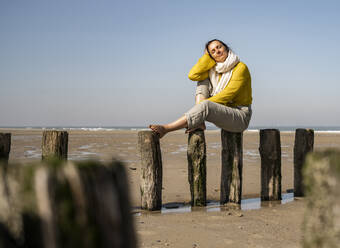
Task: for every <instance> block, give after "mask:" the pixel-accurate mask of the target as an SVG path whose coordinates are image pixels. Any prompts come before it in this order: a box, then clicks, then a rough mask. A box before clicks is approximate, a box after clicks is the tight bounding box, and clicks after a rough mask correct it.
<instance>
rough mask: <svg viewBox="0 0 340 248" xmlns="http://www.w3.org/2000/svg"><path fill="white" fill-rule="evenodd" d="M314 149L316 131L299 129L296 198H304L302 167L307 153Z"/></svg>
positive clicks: (295, 168)
mask: <svg viewBox="0 0 340 248" xmlns="http://www.w3.org/2000/svg"><path fill="white" fill-rule="evenodd" d="M313 147H314V130H312V129H302V128H298V129H296V131H295V144H294V196H304V192H303V178H302V166H303V164H304V162H305V157H306V155H307V153H309V152H312V151H313Z"/></svg>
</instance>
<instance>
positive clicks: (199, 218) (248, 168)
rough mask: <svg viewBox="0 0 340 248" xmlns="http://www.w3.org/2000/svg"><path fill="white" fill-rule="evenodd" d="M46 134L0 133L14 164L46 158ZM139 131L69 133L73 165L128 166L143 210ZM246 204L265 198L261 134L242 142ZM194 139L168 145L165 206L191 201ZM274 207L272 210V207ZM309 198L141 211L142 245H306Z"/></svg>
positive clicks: (321, 142)
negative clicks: (116, 162)
mask: <svg viewBox="0 0 340 248" xmlns="http://www.w3.org/2000/svg"><path fill="white" fill-rule="evenodd" d="M42 131H43V130H34V129H12V130H11V129H0V132H11V133H12V148H11V153H10V162H19V163H25V162H33V161H39V160H40V158H41V137H42ZM137 133H138V131H129V130H126V131H124V130H120V131H118V130H117V131H80V130H70V131H69V159H70V160H82V159H88V158H95V159H99V160H102V161H109V160H110V159H111V158H112V157H114V158H118V159H121V160H123V161H124V162H125V164H126V167H127V172H128V179H129V183H130V192H131V202H132V205H133V206H134V207H135V208H138V207H139V206H140V194H139V173H140V163H139V157H138V153H137V151H136V150H137V149H136V146H137ZM206 140H207V155H208V158H207V198H208V199H209V200H211V201H218V200H219V193H220V192H219V183H220V150H221V145H220V132H219V131H214V130H210V131H206ZM243 143H244V144H243V151H244V159H243V198H244V199H245V198H254V197H259V194H260V156H259V153H258V146H259V134H258V132H249V131H247V132H245V133H244V139H243ZM186 144H187V135H185V134H184V132H183V131H177V132H174V133H171V134H168V135H166V136H165V137H164V138H163V139H162V140H161V149H162V159H163V188H164V190H163V203H174V202H186V203H188V202H189V201H190V193H189V184H188V179H187V176H188V175H187V161H186ZM281 147H282V192H283V193H284V192H286V191H287V190H289V189H292V188H293V147H294V133H293V132H281ZM314 147H315V149H323V148H326V147H333V148H340V134H339V133H326V132H316V133H315V146H314ZM267 205H268V204H267ZM303 212H304V200H303V199H302V198H300V199H295V200H294V201H292V202H289V203H286V204H283V205H278V204H272V205H271V206H262V207H261V208H260V209H257V210H247V211H244V210H242V211H240V210H227V209H222V210H221V211H214V212H209V211H207V210H206V209H205V208H200V209H195V210H193V211H191V212H189V213H167V214H161V213H152V214H147V213H142V214H141V215H136V216H135V221H136V231H137V234H138V239H139V244H140V247H166V246H169V247H300V240H301V223H302V220H303Z"/></svg>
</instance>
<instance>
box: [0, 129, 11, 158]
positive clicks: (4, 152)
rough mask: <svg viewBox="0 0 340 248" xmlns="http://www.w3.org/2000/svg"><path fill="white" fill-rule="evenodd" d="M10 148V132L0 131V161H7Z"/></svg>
mask: <svg viewBox="0 0 340 248" xmlns="http://www.w3.org/2000/svg"><path fill="white" fill-rule="evenodd" d="M10 150H11V134H10V133H0V162H4V163H8V158H9V152H10Z"/></svg>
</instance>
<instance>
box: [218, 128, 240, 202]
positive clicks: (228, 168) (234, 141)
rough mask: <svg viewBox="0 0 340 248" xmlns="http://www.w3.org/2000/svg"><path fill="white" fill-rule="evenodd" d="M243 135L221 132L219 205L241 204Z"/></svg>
mask: <svg viewBox="0 0 340 248" xmlns="http://www.w3.org/2000/svg"><path fill="white" fill-rule="evenodd" d="M242 139H243V133H232V132H228V131H225V130H223V129H222V130H221V140H222V171H221V195H220V202H221V204H225V203H228V202H230V203H236V204H241V198H242V167H243V149H242V145H243V141H242Z"/></svg>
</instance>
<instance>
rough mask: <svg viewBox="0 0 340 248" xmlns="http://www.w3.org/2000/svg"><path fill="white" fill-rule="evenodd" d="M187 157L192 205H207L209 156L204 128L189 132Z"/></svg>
mask: <svg viewBox="0 0 340 248" xmlns="http://www.w3.org/2000/svg"><path fill="white" fill-rule="evenodd" d="M187 159H188V180H189V184H190V193H191V205H192V206H205V205H206V199H207V168H206V160H207V156H206V143H205V136H204V131H203V130H195V131H193V132H191V133H189V136H188V150H187Z"/></svg>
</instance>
